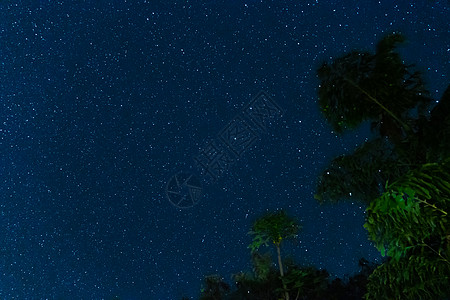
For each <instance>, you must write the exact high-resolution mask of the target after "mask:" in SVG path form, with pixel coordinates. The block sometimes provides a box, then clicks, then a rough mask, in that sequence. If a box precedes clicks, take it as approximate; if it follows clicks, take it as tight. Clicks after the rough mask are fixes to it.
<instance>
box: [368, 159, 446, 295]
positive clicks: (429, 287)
mask: <svg viewBox="0 0 450 300" xmlns="http://www.w3.org/2000/svg"><path fill="white" fill-rule="evenodd" d="M449 211H450V159H448V160H446V161H445V162H444V163H441V164H437V163H430V164H425V165H422V166H421V167H419V168H417V169H415V170H412V171H410V172H408V173H407V174H405V175H404V176H402V177H401V178H399V179H398V180H397V181H395V182H394V183H393V184H391V185H388V186H387V191H386V192H385V193H383V195H382V196H381V197H379V198H377V199H376V200H375V201H373V202H371V203H370V205H369V207H368V208H367V222H366V223H365V224H364V227H365V228H366V229H367V230H368V233H369V238H370V239H371V240H372V241H373V242H374V243H375V246H376V247H377V249H378V250H379V251H380V252H381V254H382V255H383V256H385V255H387V256H388V257H389V258H390V261H389V262H388V263H386V264H384V265H383V266H382V267H380V269H379V270H378V269H377V271H376V272H374V274H373V275H372V276H371V279H370V282H371V283H370V288H369V294H368V295H369V296H368V298H367V299H387V298H389V299H394V298H398V297H399V295H403V294H408V295H410V296H409V297H410V298H405V299H419V298H421V297H424V299H435V298H433V295H434V297H435V295H436V294H435V292H434V291H435V290H443V289H445V288H446V286H444V285H443V284H444V282H445V283H446V284H447V281H445V280H448V277H449V276H450V243H449V241H448V238H447V237H448V235H449V233H450V220H449V218H448V212H449ZM400 266H401V267H400ZM386 272H387V273H386ZM436 272H438V273H440V274H441V275H442V276H441V279H442V280H441V279H438V280H434V281H433V280H430V278H434V276H435V273H436ZM419 283H420V286H418V285H419ZM379 285H381V286H382V287H380V286H379ZM380 288H383V289H388V290H390V293H391V294H388V293H387V292H386V291H384V292H382V291H380ZM375 295H376V296H375ZM385 297H387V298H385Z"/></svg>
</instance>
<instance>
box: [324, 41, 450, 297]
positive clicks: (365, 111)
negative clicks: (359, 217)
mask: <svg viewBox="0 0 450 300" xmlns="http://www.w3.org/2000/svg"><path fill="white" fill-rule="evenodd" d="M403 40H404V39H403V37H402V36H401V35H399V34H393V35H388V36H387V37H385V38H384V39H382V40H381V41H380V42H379V43H378V45H377V51H376V54H375V55H371V54H369V53H359V52H356V51H354V52H351V53H350V54H348V55H345V56H343V57H341V58H338V59H336V60H334V62H333V64H331V65H328V64H324V65H323V66H322V67H321V68H320V69H319V71H318V75H319V78H320V79H321V84H320V88H319V105H320V107H321V109H322V111H323V113H324V115H325V117H326V119H327V120H328V121H329V122H330V123H331V125H332V126H333V128H334V129H335V130H336V131H337V132H342V131H344V130H346V129H353V128H356V127H357V126H358V125H359V124H361V122H363V121H371V122H372V129H374V131H375V138H374V139H372V140H371V141H368V142H366V143H364V144H363V145H362V146H360V147H358V148H357V149H356V150H355V152H354V153H352V154H350V155H344V156H340V157H337V158H335V159H334V160H333V161H332V163H331V165H330V166H329V167H328V168H327V169H326V170H325V171H324V173H323V174H322V175H321V176H320V177H319V181H318V189H317V191H318V193H317V195H316V199H318V200H319V201H321V202H324V201H327V200H332V201H337V200H339V199H342V198H350V197H353V198H356V199H361V200H364V201H365V202H366V203H367V204H368V206H369V207H368V209H367V222H366V224H365V225H364V226H365V227H366V229H367V230H368V232H369V237H370V239H371V240H372V241H373V242H374V243H375V245H376V247H377V248H378V250H379V251H380V252H381V254H382V255H383V256H385V255H387V256H388V260H387V261H386V262H385V263H383V264H382V265H381V266H379V267H378V268H377V269H376V270H375V271H374V272H373V274H372V275H371V276H370V278H369V283H368V294H367V296H366V298H367V299H440V298H442V297H446V296H447V297H448V296H449V295H450V288H449V286H448V282H449V278H450V229H449V228H450V226H449V225H450V224H449V219H448V213H449V210H450V86H449V87H448V88H447V90H446V92H445V93H444V95H443V97H442V99H441V101H440V102H439V104H438V105H436V106H435V107H434V108H433V109H432V111H431V114H429V113H427V111H429V110H431V101H430V99H429V97H428V93H427V91H426V89H425V87H424V84H423V81H422V80H421V76H420V73H418V72H412V71H411V66H406V65H405V64H404V63H403V62H402V60H401V58H400V56H399V55H398V54H397V53H396V52H395V46H396V45H397V44H398V43H400V42H402V41H403Z"/></svg>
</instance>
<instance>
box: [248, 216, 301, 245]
mask: <svg viewBox="0 0 450 300" xmlns="http://www.w3.org/2000/svg"><path fill="white" fill-rule="evenodd" d="M300 229H301V226H300V225H299V224H298V223H297V221H296V220H295V219H293V218H291V217H289V216H288V215H287V214H286V213H285V212H284V211H278V212H275V213H268V214H266V215H265V216H263V217H261V218H259V219H258V220H256V221H255V223H254V224H253V227H252V230H250V231H249V232H248V234H249V235H251V236H253V241H252V243H251V244H250V245H249V248H250V249H251V250H252V252H253V251H256V250H258V249H259V247H261V246H262V245H265V246H267V245H268V244H269V242H273V243H274V244H275V245H280V243H281V242H282V240H283V239H287V238H291V237H294V236H295V235H296V234H297V232H298V231H299V230H300Z"/></svg>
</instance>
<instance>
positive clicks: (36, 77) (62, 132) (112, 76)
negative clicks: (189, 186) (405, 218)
mask: <svg viewBox="0 0 450 300" xmlns="http://www.w3.org/2000/svg"><path fill="white" fill-rule="evenodd" d="M30 3H33V4H30ZM76 3H77V4H74V3H73V2H72V1H65V2H62V1H49V0H48V1H44V0H42V1H40V2H39V1H2V2H1V4H0V58H1V64H0V76H1V78H0V97H1V98H0V101H1V102H0V176H1V181H0V225H1V231H0V250H1V255H0V276H1V277H0V297H1V298H6V299H11V298H13V297H16V298H17V299H41V298H45V297H48V298H50V299H55V298H58V297H61V298H65V299H110V298H111V297H112V296H114V295H120V296H121V297H122V299H180V298H181V296H184V295H186V296H197V295H198V292H199V290H200V285H201V280H202V278H203V276H204V275H206V274H211V273H220V274H222V275H223V276H224V277H225V279H227V280H229V279H230V275H231V274H232V273H236V272H239V271H243V270H248V269H249V268H250V264H249V261H250V253H249V250H248V249H247V245H248V244H249V243H250V237H248V236H247V231H248V230H249V229H250V227H251V224H252V221H254V220H255V218H257V217H258V216H260V215H261V214H262V213H264V212H266V211H267V210H275V209H287V210H288V211H289V213H290V214H291V215H294V216H296V217H297V218H298V219H299V220H300V221H301V223H302V224H303V226H304V229H303V231H302V232H301V234H300V235H299V237H298V240H297V241H295V242H294V243H290V244H286V247H285V248H284V249H283V253H284V254H285V255H293V256H294V257H295V258H296V259H297V261H299V262H301V263H305V264H312V265H315V266H317V267H319V268H326V269H327V270H328V271H329V272H330V273H331V274H332V276H343V275H344V274H349V273H353V272H355V271H357V270H358V268H357V262H358V259H359V258H361V257H365V258H367V259H369V260H377V259H379V254H378V253H377V252H376V250H375V249H374V248H373V247H372V246H371V245H370V243H369V242H368V241H367V237H366V234H365V231H364V229H363V227H362V224H363V223H364V209H365V208H364V207H363V206H361V205H360V204H358V203H355V202H351V200H350V201H349V202H348V203H345V204H339V205H335V206H331V205H327V206H323V207H320V206H319V205H318V204H317V203H316V201H315V200H314V199H313V194H314V187H315V183H316V178H317V176H318V175H319V174H320V172H321V170H322V169H323V168H325V167H326V165H327V163H328V162H329V161H330V160H331V159H332V158H333V156H335V155H338V154H342V153H346V152H348V151H351V150H352V149H353V148H354V147H355V145H357V144H358V143H361V142H363V141H364V139H365V138H366V137H368V133H367V132H366V131H365V130H360V131H359V132H357V133H349V134H347V135H346V136H344V137H343V138H342V137H337V136H336V135H335V134H334V133H333V132H332V130H331V127H330V126H329V125H328V124H326V123H325V122H324V120H323V118H322V117H321V116H320V113H319V110H318V106H317V103H316V89H317V86H318V80H317V78H316V76H315V70H316V69H317V67H318V66H319V65H320V64H321V63H322V62H324V61H329V60H330V59H331V58H333V57H336V56H338V55H342V54H343V53H345V52H346V51H350V50H352V49H360V50H366V51H374V46H375V44H376V43H377V41H378V40H379V39H380V38H381V37H382V36H383V35H385V34H386V33H389V32H392V31H401V32H402V33H403V34H404V35H405V36H406V38H407V39H408V42H407V43H406V44H405V46H404V47H402V48H401V49H400V51H401V53H402V54H403V57H404V58H405V60H406V62H407V63H416V64H417V65H418V69H420V70H422V71H424V72H425V78H426V81H427V83H428V86H429V88H430V91H431V94H432V96H433V97H434V98H435V99H439V98H440V96H441V95H442V93H443V91H444V89H445V88H446V87H447V85H448V83H449V81H450V80H449V74H450V61H449V60H450V59H449V57H450V25H449V23H448V20H449V19H450V4H449V2H448V1H417V2H410V1H394V2H393V1H387V0H385V1H365V2H361V1H350V0H345V1H321V0H315V1H306V0H305V1H238V0H233V1H176V2H174V1H151V0H147V1H142V0H140V1H139V0H136V1H77V2H76ZM296 3H300V4H296ZM260 90H264V91H266V92H267V93H268V95H270V97H271V99H273V101H275V102H276V103H277V104H278V105H279V106H280V107H281V108H282V109H283V110H284V113H283V115H282V116H278V117H276V118H273V119H272V120H271V122H270V124H268V126H267V130H266V132H264V133H261V134H260V135H259V139H258V140H257V141H256V142H255V143H254V145H252V147H250V148H248V149H246V151H245V153H243V155H242V157H241V158H240V160H239V161H237V162H235V164H234V165H233V166H231V167H230V168H228V169H227V172H226V173H225V174H224V175H223V176H222V177H221V178H220V179H219V180H217V181H216V182H213V183H209V184H205V185H204V189H203V192H204V196H203V197H202V198H201V199H200V201H199V203H198V204H197V205H195V206H194V207H191V208H189V209H183V210H180V209H176V208H175V207H174V206H172V205H171V204H170V202H169V201H168V199H167V197H166V184H167V182H168V181H169V179H170V178H171V177H172V176H173V175H174V174H176V173H177V172H179V171H188V172H195V171H196V167H195V162H194V159H193V158H194V157H195V156H196V155H198V153H199V151H200V150H201V149H203V148H204V147H205V145H206V144H207V142H208V141H210V140H214V139H217V135H218V133H219V132H220V131H221V130H222V129H223V128H224V127H225V126H226V125H227V124H228V123H229V122H230V121H232V120H234V118H235V117H236V115H238V114H239V112H240V111H241V110H242V109H243V108H244V107H245V105H246V104H248V103H249V102H250V101H251V100H252V98H253V97H254V96H256V95H257V94H258V92H259V91H260Z"/></svg>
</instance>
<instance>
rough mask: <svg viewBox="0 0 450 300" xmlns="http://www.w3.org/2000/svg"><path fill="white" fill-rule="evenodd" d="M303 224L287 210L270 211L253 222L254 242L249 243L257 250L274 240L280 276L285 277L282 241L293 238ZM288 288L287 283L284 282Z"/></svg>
mask: <svg viewBox="0 0 450 300" xmlns="http://www.w3.org/2000/svg"><path fill="white" fill-rule="evenodd" d="M300 229H301V226H300V225H299V224H298V223H297V221H296V220H295V219H294V218H291V217H289V216H288V215H287V214H286V212H284V211H278V212H276V213H268V214H266V215H264V216H262V217H261V218H259V219H257V220H256V221H255V223H254V224H253V227H252V230H251V231H249V234H250V235H252V236H253V242H252V243H251V244H250V245H249V248H250V249H251V250H252V252H254V251H256V250H258V249H259V247H261V246H262V245H266V246H267V245H268V244H269V243H270V242H272V243H273V244H274V245H275V248H276V250H277V257H278V266H279V269H280V276H281V277H282V278H283V276H284V269H283V263H282V261H281V251H280V246H281V242H282V241H283V240H285V239H289V238H293V237H295V236H296V235H297V233H298V231H299V230H300ZM283 287H284V288H285V289H286V285H285V284H284V283H283ZM285 299H286V300H289V293H288V291H285Z"/></svg>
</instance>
